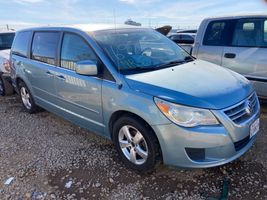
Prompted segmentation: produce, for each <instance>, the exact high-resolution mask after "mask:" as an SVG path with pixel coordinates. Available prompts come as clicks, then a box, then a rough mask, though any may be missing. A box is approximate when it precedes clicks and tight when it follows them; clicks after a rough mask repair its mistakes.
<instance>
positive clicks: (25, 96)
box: [18, 82, 39, 114]
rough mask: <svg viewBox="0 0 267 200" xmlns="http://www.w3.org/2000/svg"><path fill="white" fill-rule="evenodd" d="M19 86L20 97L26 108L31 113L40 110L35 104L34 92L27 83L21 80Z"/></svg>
mask: <svg viewBox="0 0 267 200" xmlns="http://www.w3.org/2000/svg"><path fill="white" fill-rule="evenodd" d="M18 88H19V95H20V99H21V101H22V105H23V107H24V108H25V110H26V111H27V112H28V113H30V114H32V113H36V112H38V111H39V107H38V106H37V105H36V104H35V102H34V99H33V97H32V94H31V92H30V90H29V88H28V87H27V86H26V84H25V83H24V82H20V83H19V87H18Z"/></svg>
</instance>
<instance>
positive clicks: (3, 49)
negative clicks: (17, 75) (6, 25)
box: [0, 31, 15, 96]
mask: <svg viewBox="0 0 267 200" xmlns="http://www.w3.org/2000/svg"><path fill="white" fill-rule="evenodd" d="M14 37H15V32H10V31H8V32H0V95H1V96H4V95H11V94H13V87H12V85H11V81H10V70H11V68H10V61H9V56H10V55H9V54H10V48H11V45H12V42H13V40H14Z"/></svg>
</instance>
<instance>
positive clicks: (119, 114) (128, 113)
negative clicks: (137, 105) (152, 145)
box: [109, 110, 159, 143]
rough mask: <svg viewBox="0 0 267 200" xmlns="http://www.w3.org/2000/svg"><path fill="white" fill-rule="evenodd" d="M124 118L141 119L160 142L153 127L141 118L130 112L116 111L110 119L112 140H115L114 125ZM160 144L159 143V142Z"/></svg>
mask: <svg viewBox="0 0 267 200" xmlns="http://www.w3.org/2000/svg"><path fill="white" fill-rule="evenodd" d="M122 116H130V117H133V118H136V119H139V120H141V121H142V122H143V123H144V124H145V125H146V126H147V127H148V128H149V129H151V130H152V132H153V134H154V135H155V137H156V138H157V140H158V137H157V135H156V134H155V132H154V130H153V129H152V127H151V126H150V125H149V124H148V123H147V122H146V121H145V120H144V119H143V118H142V117H140V116H138V115H136V114H134V113H132V112H128V111H124V110H123V111H116V112H115V113H113V114H112V116H111V117H110V120H109V132H110V136H111V139H113V134H112V133H113V124H114V123H115V122H116V121H117V120H118V119H119V118H120V117H122ZM158 143H159V141H158Z"/></svg>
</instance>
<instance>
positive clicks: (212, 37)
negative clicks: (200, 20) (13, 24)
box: [203, 21, 228, 46]
mask: <svg viewBox="0 0 267 200" xmlns="http://www.w3.org/2000/svg"><path fill="white" fill-rule="evenodd" d="M227 25H228V23H227V21H214V22H210V23H209V25H208V27H207V30H206V33H205V36H204V41H203V45H207V46H225V45H226V43H227V41H226V39H227V38H226V37H227V36H226V30H227Z"/></svg>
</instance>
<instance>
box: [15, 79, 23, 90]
mask: <svg viewBox="0 0 267 200" xmlns="http://www.w3.org/2000/svg"><path fill="white" fill-rule="evenodd" d="M21 82H24V81H23V80H22V79H21V78H17V79H16V86H17V89H19V84H20V83H21Z"/></svg>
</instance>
